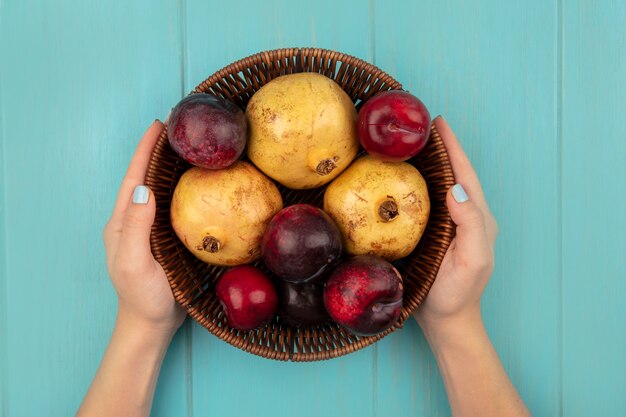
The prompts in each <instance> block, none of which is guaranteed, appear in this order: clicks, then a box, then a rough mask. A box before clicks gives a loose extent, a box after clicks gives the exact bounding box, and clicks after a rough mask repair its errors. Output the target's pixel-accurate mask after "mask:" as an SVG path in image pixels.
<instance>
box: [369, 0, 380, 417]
mask: <svg viewBox="0 0 626 417" xmlns="http://www.w3.org/2000/svg"><path fill="white" fill-rule="evenodd" d="M369 25H370V33H369V35H370V48H369V49H370V50H369V54H370V59H371V62H372V64H374V65H376V4H375V0H369ZM377 416H378V343H374V348H373V349H372V417H377Z"/></svg>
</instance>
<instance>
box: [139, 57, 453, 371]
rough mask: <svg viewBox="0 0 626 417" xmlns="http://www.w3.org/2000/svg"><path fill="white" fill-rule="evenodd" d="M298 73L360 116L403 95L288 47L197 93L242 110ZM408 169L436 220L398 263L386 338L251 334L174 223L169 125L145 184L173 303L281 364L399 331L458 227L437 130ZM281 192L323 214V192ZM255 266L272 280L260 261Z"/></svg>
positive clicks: (182, 165)
mask: <svg viewBox="0 0 626 417" xmlns="http://www.w3.org/2000/svg"><path fill="white" fill-rule="evenodd" d="M297 72H318V73H320V74H323V75H325V76H327V77H329V78H331V79H333V80H335V81H336V82H337V83H338V84H339V85H340V86H341V87H342V88H343V89H344V90H345V91H346V93H347V94H348V96H349V97H350V98H351V99H352V100H353V101H354V103H355V105H356V106H357V109H358V108H360V106H361V105H362V103H363V102H364V101H366V100H367V99H368V98H370V97H372V96H373V95H374V94H376V93H378V92H380V91H385V90H397V89H402V86H401V84H400V83H398V82H397V81H396V80H394V79H393V78H392V77H391V76H389V75H388V74H386V73H385V72H383V71H381V70H380V69H378V68H376V67H375V66H373V65H371V64H369V63H367V62H365V61H363V60H360V59H358V58H355V57H352V56H350V55H345V54H342V53H339V52H335V51H330V50H324V49H318V48H288V49H277V50H272V51H266V52H261V53H258V54H255V55H252V56H249V57H247V58H244V59H241V60H239V61H236V62H234V63H232V64H231V65H228V66H227V67H225V68H223V69H221V70H219V71H217V72H216V73H215V74H213V75H211V76H210V77H209V78H207V79H206V80H205V81H203V82H202V83H201V84H200V85H198V86H197V87H196V88H195V90H194V93H202V92H204V93H210V94H214V95H217V96H221V97H224V98H225V99H227V100H230V101H232V102H234V103H236V104H237V105H239V106H240V107H241V108H242V109H245V107H246V105H247V103H248V101H249V100H250V98H251V97H252V95H253V94H254V93H255V92H256V91H257V90H258V89H259V88H261V87H262V86H263V85H264V84H266V83H268V82H269V81H270V80H272V79H274V78H276V77H279V76H281V75H285V74H291V73H297ZM408 162H409V163H411V164H413V165H414V166H415V167H417V168H418V169H419V171H420V172H421V173H422V175H423V176H424V178H425V180H426V183H427V185H428V190H429V195H430V200H431V214H430V218H429V221H428V225H427V227H426V231H425V232H424V235H423V236H422V239H421V240H420V243H419V244H418V246H417V248H416V249H415V251H413V253H411V254H410V255H409V256H408V257H406V258H405V259H404V260H402V261H401V262H400V265H399V270H400V273H401V274H402V276H403V278H404V300H403V301H404V303H403V307H402V312H401V315H400V319H399V320H398V323H397V324H396V325H395V326H393V327H392V328H390V329H388V330H387V331H385V332H384V333H381V334H378V335H375V336H368V337H360V336H356V335H353V334H351V333H350V332H348V331H347V330H345V329H342V328H341V327H339V326H337V325H336V324H334V323H327V324H324V325H318V326H313V327H308V328H299V329H298V328H295V327H290V326H288V325H286V324H285V323H283V322H282V321H281V320H280V319H279V318H275V319H274V320H273V321H272V322H271V323H269V324H268V325H267V326H266V327H263V328H260V329H256V330H252V331H238V330H235V329H232V328H230V327H229V326H228V323H227V321H226V318H225V316H224V312H223V310H222V307H221V305H220V303H219V301H218V299H217V297H216V295H215V284H216V282H217V280H218V279H219V277H220V276H221V274H222V273H223V272H224V271H225V270H226V269H227V268H224V267H218V266H213V265H207V264H205V263H203V262H201V261H200V260H198V259H197V258H195V257H194V256H193V255H192V254H191V253H190V252H189V251H188V250H187V249H186V248H185V247H184V245H183V244H182V243H181V242H180V240H179V239H178V237H177V236H176V234H175V233H174V230H173V229H172V226H171V223H170V203H171V199H172V195H173V192H174V188H175V186H176V184H177V182H178V180H179V178H180V177H181V175H182V174H183V173H184V172H185V171H186V170H187V169H188V168H190V165H189V164H188V163H187V162H185V161H184V160H183V159H181V158H180V157H179V156H178V155H177V154H176V153H175V152H174V151H173V150H172V148H171V147H170V145H169V142H168V138H167V126H166V127H165V128H164V130H163V131H162V132H161V135H160V137H159V139H158V142H157V144H156V147H155V149H154V151H153V153H152V156H151V159H150V163H149V166H148V172H147V175H146V185H147V186H148V187H150V189H151V190H152V191H153V192H154V195H155V197H156V204H157V211H156V219H155V222H154V225H153V228H152V235H151V239H150V242H151V246H152V252H153V253H154V256H155V258H156V259H157V261H158V262H159V263H160V264H161V265H162V266H163V269H164V270H165V273H166V275H167V278H168V281H169V283H170V286H171V288H172V292H173V294H174V297H175V298H176V300H177V301H178V302H179V303H180V304H181V305H182V306H183V307H184V308H185V309H186V310H187V312H188V314H189V315H190V316H191V317H193V318H194V319H195V320H196V321H197V322H198V323H200V325H202V326H203V327H205V328H206V329H208V330H209V331H210V332H211V333H213V334H214V335H215V336H217V337H219V338H220V339H223V340H224V341H226V342H228V343H230V344H231V345H233V346H235V347H238V348H240V349H243V350H245V351H247V352H250V353H253V354H255V355H259V356H262V357H265V358H270V359H277V360H292V361H317V360H324V359H330V358H335V357H338V356H342V355H346V354H348V353H351V352H354V351H357V350H359V349H362V348H364V347H366V346H368V345H371V344H372V343H374V342H376V341H378V340H380V339H381V338H383V337H384V336H386V335H388V334H389V333H391V332H393V331H395V330H396V329H398V328H400V327H401V326H402V324H403V322H404V321H405V320H406V319H407V318H408V317H410V315H411V313H412V312H413V311H414V310H415V309H416V308H417V307H418V306H419V305H420V303H421V302H422V301H423V300H424V298H425V297H426V295H427V294H428V291H429V289H430V287H431V285H432V284H433V282H434V280H435V276H436V274H437V271H438V270H439V266H440V264H441V262H442V260H443V256H444V254H445V253H446V251H447V249H448V246H449V245H450V242H451V240H452V238H453V237H454V227H453V223H452V220H451V219H450V216H449V214H448V211H447V209H446V206H445V197H446V192H447V190H448V188H450V187H451V186H452V185H453V184H454V175H453V173H452V168H451V166H450V162H449V160H448V155H447V152H446V149H445V147H444V145H443V143H442V141H441V138H440V137H439V134H438V133H437V131H436V129H435V127H434V125H433V126H432V127H431V132H430V139H429V141H428V145H427V146H426V148H424V150H423V151H422V152H421V153H420V154H419V155H418V156H417V157H416V158H413V159H412V160H410V161H408ZM279 189H280V192H281V194H282V197H283V201H284V205H285V207H287V206H288V205H291V204H296V203H309V204H313V205H315V206H318V207H322V202H323V195H324V187H321V188H317V189H313V190H291V189H288V188H285V187H283V186H280V185H279ZM254 265H256V266H259V267H260V268H261V269H263V270H264V271H266V272H268V273H270V272H269V270H268V269H267V268H266V267H265V266H264V265H263V263H262V262H261V261H257V262H256V263H255V264H254ZM270 275H271V273H270Z"/></svg>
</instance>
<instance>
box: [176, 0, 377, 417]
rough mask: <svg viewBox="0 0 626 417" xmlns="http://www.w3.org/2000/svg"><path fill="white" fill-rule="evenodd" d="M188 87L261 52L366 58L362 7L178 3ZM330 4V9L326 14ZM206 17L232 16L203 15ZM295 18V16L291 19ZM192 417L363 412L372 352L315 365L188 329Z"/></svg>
mask: <svg viewBox="0 0 626 417" xmlns="http://www.w3.org/2000/svg"><path fill="white" fill-rule="evenodd" d="M185 7H186V16H187V21H186V26H187V30H186V40H187V49H186V56H187V60H186V62H187V65H186V68H185V72H186V74H187V84H186V90H187V91H189V90H191V89H192V88H193V87H194V86H195V85H196V84H198V83H199V82H200V81H202V80H203V79H204V78H206V77H208V76H209V75H211V74H212V73H213V72H214V71H216V70H217V69H219V68H221V67H223V66H225V65H227V64H229V63H230V62H232V61H235V60H237V59H239V58H243V57H245V56H247V55H250V54H252V53H256V52H259V51H262V50H267V49H274V48H279V47H291V46H317V47H323V48H331V49H336V50H340V51H342V52H345V53H349V54H352V55H356V56H358V57H361V58H364V59H369V58H370V57H369V56H368V53H369V48H370V45H371V42H370V40H371V38H370V32H369V26H368V22H369V16H368V9H367V8H360V7H355V4H354V3H351V2H331V1H319V2H292V1H273V2H272V3H271V5H270V4H267V3H262V2H256V1H243V2H241V4H240V6H238V8H237V12H236V13H237V16H236V17H234V16H232V14H233V13H235V12H234V10H233V8H232V6H231V5H229V4H226V3H223V4H222V3H218V4H208V3H207V2H204V1H199V0H198V1H196V0H190V1H187V3H186V6H185ZM328 10H332V13H328ZM210 16H232V18H227V19H211V24H210V25H207V23H206V22H207V18H210ZM296 16H297V18H296ZM192 349H193V415H194V416H205V415H235V416H244V415H255V416H259V417H261V416H276V415H279V416H288V415H298V416H311V417H313V416H322V415H324V416H326V415H341V416H371V415H373V403H374V399H373V396H372V387H373V380H374V375H373V363H374V355H375V350H374V349H373V348H369V349H364V350H362V351H360V352H358V353H356V354H351V355H348V356H346V357H342V358H338V359H334V360H331V361H327V362H317V363H301V364H296V363H279V362H274V361H268V360H264V359H261V358H258V357H255V356H252V355H250V354H248V353H243V352H241V351H238V350H237V349H235V348H233V347H231V346H229V345H227V344H226V343H224V342H222V341H220V340H218V339H216V338H215V337H213V336H212V335H210V334H209V333H208V332H207V331H206V330H205V329H203V328H202V327H200V326H195V325H194V327H193V347H192Z"/></svg>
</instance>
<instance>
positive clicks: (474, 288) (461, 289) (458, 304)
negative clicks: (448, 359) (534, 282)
mask: <svg viewBox="0 0 626 417" xmlns="http://www.w3.org/2000/svg"><path fill="white" fill-rule="evenodd" d="M434 123H435V127H436V128H437V131H438V132H439V134H440V135H441V139H442V140H443V143H444V145H445V147H446V150H447V151H448V156H449V158H450V163H451V165H452V170H453V172H454V176H455V177H456V181H457V184H456V185H455V186H453V187H451V188H450V190H448V195H447V198H446V205H447V206H448V210H449V211H450V216H451V217H452V220H453V221H454V223H455V224H456V237H455V238H454V239H453V240H452V243H451V244H450V247H449V248H448V251H447V252H446V254H445V256H444V259H443V262H442V263H441V266H440V268H439V272H438V274H437V278H436V280H435V282H434V284H433V286H432V288H431V290H430V292H429V294H428V297H426V300H424V302H423V303H422V305H421V306H420V307H419V308H418V309H417V311H416V312H415V314H414V315H415V318H416V319H417V322H418V323H419V324H420V326H421V327H422V328H423V329H424V330H427V329H429V328H432V327H441V326H446V325H447V324H448V323H451V322H457V321H465V320H468V319H470V320H473V319H479V318H480V298H481V295H482V293H483V290H484V289H485V287H486V285H487V282H488V281H489V278H490V276H491V273H492V272H493V266H494V243H495V240H496V236H497V234H498V225H497V224H496V221H495V219H494V217H493V215H492V214H491V211H490V210H489V206H488V205H487V201H486V200H485V196H484V195H483V190H482V187H481V185H480V182H479V181H478V177H477V175H476V172H475V171H474V168H473V167H472V164H471V163H470V161H469V159H468V158H467V156H466V155H465V152H464V151H463V148H462V147H461V144H460V143H459V141H458V140H457V139H456V136H455V135H454V133H453V132H452V129H450V126H448V123H446V121H445V120H444V119H443V118H442V117H441V116H439V117H437V118H436V119H435V121H434Z"/></svg>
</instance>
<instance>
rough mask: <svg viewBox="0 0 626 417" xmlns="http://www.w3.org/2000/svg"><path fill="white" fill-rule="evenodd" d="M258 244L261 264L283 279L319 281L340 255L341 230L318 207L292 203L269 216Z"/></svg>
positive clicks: (296, 281) (297, 281)
mask: <svg viewBox="0 0 626 417" xmlns="http://www.w3.org/2000/svg"><path fill="white" fill-rule="evenodd" d="M261 248H262V253H263V261H264V262H265V265H267V267H268V268H269V269H271V270H272V272H274V273H275V274H276V275H278V276H279V277H280V278H282V279H284V280H285V281H289V282H295V283H300V282H320V281H321V280H323V279H324V278H325V277H326V273H327V272H329V271H330V270H331V269H332V267H333V266H334V265H335V264H336V263H337V262H338V261H339V259H340V258H341V249H342V244H341V233H340V232H339V229H338V228H337V225H335V223H334V222H333V221H332V219H331V218H330V217H329V216H328V215H327V214H326V213H324V212H323V211H322V210H320V209H319V208H317V207H314V206H311V205H309V204H295V205H293V206H289V207H286V208H284V209H282V210H281V211H279V212H278V213H277V214H276V215H275V216H274V217H273V218H272V220H271V221H270V223H269V225H268V226H267V229H266V230H265V234H264V235H263V243H262V246H261Z"/></svg>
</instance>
